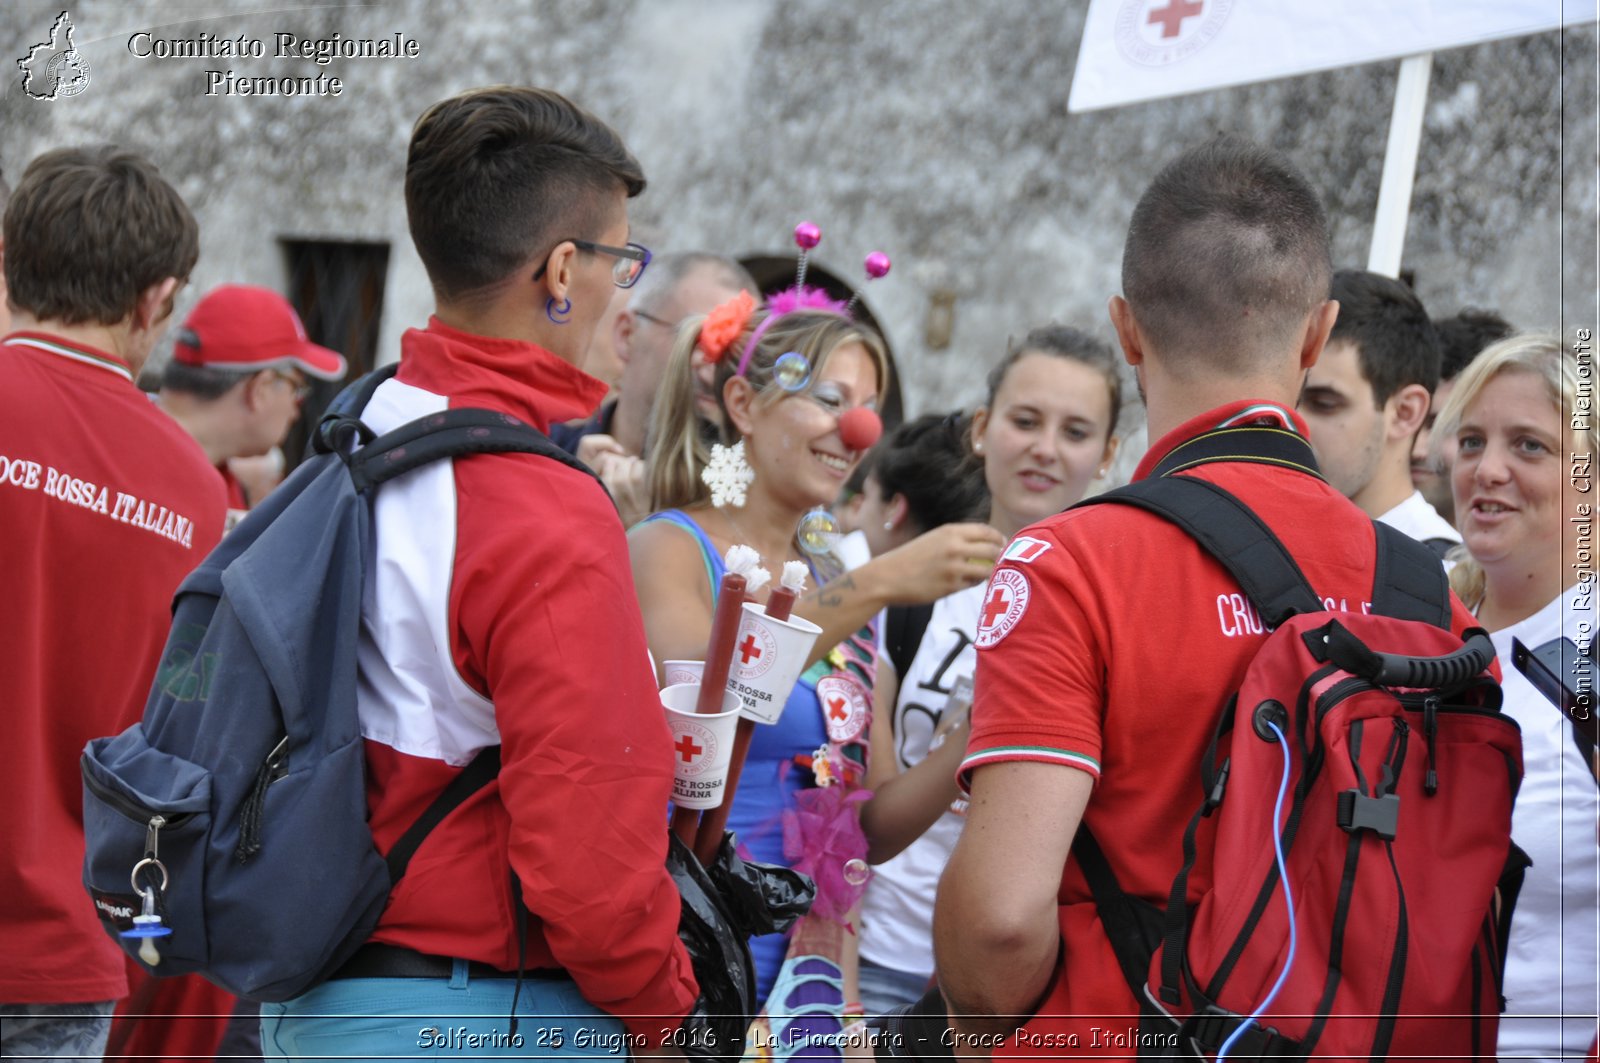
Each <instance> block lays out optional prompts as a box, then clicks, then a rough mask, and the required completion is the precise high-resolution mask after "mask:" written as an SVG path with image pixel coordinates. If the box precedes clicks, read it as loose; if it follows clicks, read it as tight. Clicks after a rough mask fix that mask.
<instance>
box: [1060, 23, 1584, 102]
mask: <svg viewBox="0 0 1600 1063" xmlns="http://www.w3.org/2000/svg"><path fill="white" fill-rule="evenodd" d="M1596 15H1597V7H1596V0H1090V3H1089V15H1088V18H1087V20H1086V21H1085V23H1084V27H1083V43H1082V44H1081V46H1080V47H1079V49H1078V66H1077V70H1076V71H1075V73H1074V74H1073V78H1072V94H1071V96H1070V97H1069V99H1068V101H1067V109H1068V110H1070V111H1092V110H1096V109H1098V108H1101V107H1116V106H1120V105H1121V104H1125V103H1136V102H1138V101H1141V100H1155V99H1160V98H1162V97H1164V96H1181V95H1184V94H1185V93H1190V92H1200V91H1202V90H1204V89H1215V88H1221V87H1223V86H1226V85H1246V84H1249V83H1250V82H1253V81H1271V80H1274V79H1276V78H1284V77H1291V76H1293V75H1296V74H1308V73H1311V72H1312V71H1316V70H1331V69H1334V68H1336V67H1342V66H1355V65H1357V64H1359V63H1371V62H1375V61H1377V60H1380V59H1397V58H1400V57H1401V56H1407V55H1419V54H1422V53H1424V52H1434V51H1438V50H1440V49H1443V48H1459V47H1461V46H1463V45H1468V44H1478V43H1481V42H1483V41H1492V40H1498V39H1500V38H1502V37H1521V36H1524V35H1526V34H1529V33H1540V32H1543V31H1545V30H1554V29H1560V28H1561V27H1562V25H1569V26H1570V25H1575V24H1578V23H1584V22H1593V21H1595V19H1596Z"/></svg>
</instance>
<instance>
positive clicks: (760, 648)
mask: <svg viewBox="0 0 1600 1063" xmlns="http://www.w3.org/2000/svg"><path fill="white" fill-rule="evenodd" d="M777 657H778V644H777V642H776V640H774V639H773V637H772V632H771V631H768V630H767V628H766V626H765V625H764V624H763V623H762V622H761V621H760V620H757V619H754V618H752V616H751V614H750V613H749V612H748V611H746V612H745V614H744V619H743V620H742V621H741V622H740V624H739V641H738V642H736V643H735V644H734V650H733V674H734V675H736V676H738V677H739V678H740V679H743V680H745V681H746V682H749V681H750V680H752V679H759V678H761V677H762V676H764V675H766V674H767V673H768V672H770V671H771V670H772V666H773V664H775V663H776V661H777Z"/></svg>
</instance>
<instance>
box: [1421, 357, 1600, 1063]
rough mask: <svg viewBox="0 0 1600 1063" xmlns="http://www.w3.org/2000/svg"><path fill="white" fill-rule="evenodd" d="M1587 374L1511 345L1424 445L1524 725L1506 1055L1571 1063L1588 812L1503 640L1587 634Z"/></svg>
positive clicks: (1577, 1033) (1591, 1030) (1579, 779)
mask: <svg viewBox="0 0 1600 1063" xmlns="http://www.w3.org/2000/svg"><path fill="white" fill-rule="evenodd" d="M1593 373H1594V369H1593V364H1592V362H1591V363H1589V364H1586V365H1582V366H1580V365H1579V360H1578V357H1577V356H1576V355H1575V354H1574V353H1573V352H1572V351H1571V350H1569V349H1567V348H1566V347H1565V346H1564V345H1563V344H1562V342H1561V340H1560V338H1559V337H1557V336H1555V335H1553V334H1548V333H1531V334H1525V335H1518V336H1512V337H1510V338H1508V339H1505V340H1502V341H1500V342H1499V343H1496V344H1494V345H1493V346H1491V347H1489V348H1487V349H1486V350H1484V352H1483V353H1482V354H1480V355H1479V356H1478V357H1477V358H1476V359H1475V360H1474V361H1473V362H1472V364H1471V365H1470V366H1468V367H1467V369H1466V370H1465V371H1463V372H1462V374H1461V376H1460V377H1458V378H1457V380H1456V385H1455V390H1454V391H1453V392H1452V393H1451V395H1450V399H1449V401H1448V402H1446V403H1445V406H1444V408H1443V409H1442V410H1441V411H1440V413H1439V417H1438V421H1437V423H1436V425H1435V428H1434V437H1433V438H1434V441H1435V443H1434V445H1435V447H1440V446H1441V445H1453V447H1454V451H1455V453H1454V457H1453V459H1452V463H1451V468H1450V482H1451V488H1452V492H1453V494H1454V496H1455V509H1456V520H1457V523H1458V525H1459V527H1460V530H1461V534H1462V538H1463V540H1464V544H1463V545H1464V549H1458V550H1457V551H1456V552H1455V553H1454V555H1453V556H1457V557H1458V559H1459V563H1458V564H1457V565H1456V566H1455V568H1454V569H1453V570H1452V571H1451V573H1450V581H1451V584H1452V586H1453V587H1454V589H1455V591H1456V593H1457V594H1458V595H1460V596H1461V600H1462V601H1463V602H1465V603H1466V604H1467V605H1468V607H1469V608H1471V609H1472V610H1473V611H1474V612H1475V613H1476V614H1477V616H1478V619H1479V620H1480V621H1481V622H1482V623H1483V626H1484V627H1486V628H1488V629H1489V632H1490V634H1491V635H1492V637H1493V639H1494V643H1495V650H1496V652H1497V653H1498V654H1499V657H1500V665H1501V668H1502V670H1503V673H1504V680H1503V688H1504V692H1505V711H1506V713H1507V714H1508V715H1510V716H1512V717H1513V718H1514V719H1515V720H1516V721H1517V723H1518V724H1519V725H1520V726H1521V728H1522V743H1523V770H1524V777H1523V782H1522V788H1521V790H1520V791H1519V793H1518V795H1517V804H1516V810H1515V813H1514V817H1513V819H1512V830H1511V834H1512V840H1513V841H1515V842H1516V843H1517V845H1519V846H1520V847H1521V848H1522V849H1523V850H1524V851H1526V852H1527V853H1528V855H1529V856H1530V857H1532V859H1533V866H1532V867H1531V868H1529V870H1528V873H1527V878H1526V879H1525V880H1524V883H1523V886H1522V891H1521V893H1520V895H1519V896H1518V898H1517V904H1516V911H1515V914H1514V916H1513V918H1512V924H1511V939H1510V943H1509V945H1508V946H1507V949H1506V974H1505V986H1504V995H1505V997H1506V1000H1507V1004H1506V1011H1505V1014H1504V1015H1503V1016H1502V1018H1501V1020H1500V1043H1499V1054H1500V1057H1501V1058H1503V1059H1512V1058H1515V1059H1562V1058H1582V1057H1583V1055H1584V1054H1585V1053H1586V1052H1588V1051H1589V1049H1590V1046H1591V1045H1592V1044H1593V1043H1594V1040H1595V1014H1596V1010H1597V1007H1596V1002H1597V998H1600V974H1597V970H1596V967H1597V964H1600V950H1597V939H1600V854H1597V849H1596V835H1595V831H1596V823H1597V816H1600V802H1597V798H1596V790H1595V782H1594V778H1593V776H1592V775H1591V774H1590V767H1589V765H1588V764H1586V762H1585V761H1586V759H1588V758H1586V757H1585V755H1584V751H1583V750H1581V749H1580V747H1579V744H1578V742H1577V741H1576V738H1575V732H1574V731H1573V729H1572V726H1571V725H1570V723H1569V722H1568V721H1567V720H1566V719H1565V717H1564V716H1563V715H1562V713H1561V712H1560V710H1559V709H1557V708H1556V707H1555V706H1553V705H1552V704H1551V703H1550V702H1549V701H1548V700H1546V699H1545V697H1544V696H1543V695H1541V694H1540V693H1539V692H1538V691H1537V690H1536V689H1535V688H1534V687H1533V685H1532V684H1531V683H1529V682H1528V680H1527V678H1526V677H1524V676H1523V675H1522V674H1521V672H1519V671H1518V670H1517V669H1516V668H1515V667H1513V666H1512V663H1511V660H1512V658H1511V641H1512V639H1513V638H1516V639H1518V640H1520V641H1521V642H1522V643H1523V644H1524V645H1526V646H1528V647H1530V648H1531V647H1536V646H1539V645H1541V644H1543V643H1545V642H1548V641H1550V640H1551V639H1554V638H1559V637H1562V636H1565V637H1567V638H1571V639H1573V640H1574V641H1575V642H1577V643H1578V644H1579V645H1580V646H1585V645H1587V644H1588V643H1589V642H1590V641H1591V640H1592V639H1593V638H1594V634H1595V618H1596V612H1595V606H1594V591H1595V584H1594V575H1593V574H1594V564H1593V553H1592V552H1593V531H1592V529H1593V521H1594V514H1593V506H1594V502H1595V499H1594V496H1593V495H1592V493H1591V490H1590V488H1589V486H1588V484H1587V481H1586V480H1585V479H1584V477H1586V476H1587V475H1589V470H1590V469H1592V466H1593V462H1594V458H1595V455H1596V445H1595V429H1594V427H1593V426H1592V419H1590V420H1591V423H1590V424H1588V425H1585V426H1583V427H1580V424H1582V421H1583V420H1584V419H1583V418H1579V417H1576V416H1574V414H1575V413H1576V412H1577V411H1578V410H1579V407H1578V396H1579V392H1580V386H1581V383H1580V382H1581V381H1582V380H1583V379H1584V377H1585V376H1586V375H1587V378H1588V386H1589V387H1590V389H1591V391H1592V387H1593ZM1580 472H1581V473H1582V474H1583V475H1582V476H1580V475H1579V473H1580ZM1588 752H1589V754H1590V755H1591V756H1592V753H1593V750H1592V748H1590V749H1589V750H1588Z"/></svg>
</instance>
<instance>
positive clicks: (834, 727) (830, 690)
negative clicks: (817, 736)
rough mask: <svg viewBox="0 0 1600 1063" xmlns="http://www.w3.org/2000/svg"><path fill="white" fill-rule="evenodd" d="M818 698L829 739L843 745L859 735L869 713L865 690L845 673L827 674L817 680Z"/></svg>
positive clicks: (870, 706)
mask: <svg viewBox="0 0 1600 1063" xmlns="http://www.w3.org/2000/svg"><path fill="white" fill-rule="evenodd" d="M817 700H818V701H819V702H821V703H822V720H823V722H824V723H826V724H827V725H828V740H829V741H830V742H835V743H838V744H840V745H843V744H844V743H846V742H854V741H855V740H856V739H858V738H860V737H861V735H862V733H863V732H864V731H866V729H867V720H868V718H869V717H870V716H871V714H872V702H871V701H870V700H869V699H868V698H867V692H866V691H865V690H863V689H861V684H860V683H857V682H856V681H855V680H854V679H851V678H850V677H849V676H846V675H826V676H823V677H822V678H821V679H819V680H817Z"/></svg>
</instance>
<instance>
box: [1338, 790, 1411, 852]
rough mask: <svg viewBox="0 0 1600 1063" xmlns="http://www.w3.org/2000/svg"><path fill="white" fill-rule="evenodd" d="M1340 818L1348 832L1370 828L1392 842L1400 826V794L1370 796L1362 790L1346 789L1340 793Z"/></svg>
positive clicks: (1341, 823)
mask: <svg viewBox="0 0 1600 1063" xmlns="http://www.w3.org/2000/svg"><path fill="white" fill-rule="evenodd" d="M1338 820H1339V826H1340V827H1341V828H1343V829H1344V831H1345V833H1346V834H1354V833H1355V832H1356V831H1358V830H1370V831H1372V832H1373V833H1374V834H1376V835H1377V836H1378V837H1380V838H1382V839H1383V840H1384V841H1386V842H1392V841H1394V836H1395V833H1396V831H1397V830H1398V829H1399V827H1400V795H1399V794H1384V795H1383V796H1382V797H1368V796H1367V795H1366V794H1364V793H1362V792H1361V791H1360V790H1345V791H1343V792H1342V793H1340V794H1339V813H1338Z"/></svg>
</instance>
